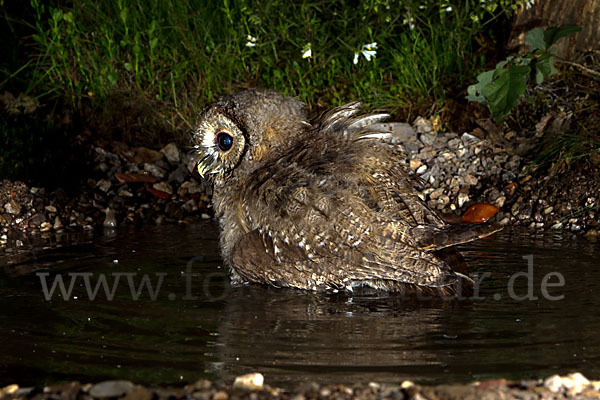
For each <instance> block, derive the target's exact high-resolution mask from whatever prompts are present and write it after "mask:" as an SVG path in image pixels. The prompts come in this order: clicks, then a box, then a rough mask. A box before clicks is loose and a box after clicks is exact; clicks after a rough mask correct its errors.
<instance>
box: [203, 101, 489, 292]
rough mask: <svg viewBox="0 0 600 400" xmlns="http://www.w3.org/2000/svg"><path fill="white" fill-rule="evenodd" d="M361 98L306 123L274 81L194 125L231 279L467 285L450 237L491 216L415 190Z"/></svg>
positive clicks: (454, 288) (474, 232) (474, 233)
mask: <svg viewBox="0 0 600 400" xmlns="http://www.w3.org/2000/svg"><path fill="white" fill-rule="evenodd" d="M359 107H360V104H359V103H350V104H347V105H345V106H342V107H338V108H335V109H333V110H331V111H329V112H327V113H325V114H323V115H321V116H320V117H318V118H316V119H315V120H312V121H309V120H308V118H307V116H306V114H305V111H304V105H303V104H302V103H301V102H299V101H297V100H294V99H291V98H289V97H284V96H283V95H281V94H279V93H276V92H273V91H268V90H251V91H245V92H241V93H238V94H235V95H232V96H229V97H225V98H222V99H221V100H219V101H218V102H217V103H216V104H214V105H212V106H211V107H209V108H208V109H206V110H205V111H204V112H203V113H202V114H201V115H200V118H199V121H198V123H197V125H196V128H195V130H194V140H195V142H196V145H197V146H198V148H199V150H200V152H201V158H200V161H199V164H198V170H199V172H200V173H201V174H202V175H203V174H209V176H211V177H212V179H213V182H214V194H213V207H214V210H215V212H216V215H217V216H218V218H219V221H220V225H221V249H222V254H223V258H224V260H225V262H226V263H227V264H228V265H229V267H230V268H231V276H232V281H233V282H234V283H244V282H258V283H264V284H268V285H273V286H282V287H295V288H301V289H311V290H320V289H332V290H338V289H346V290H350V291H352V290H353V288H354V287H356V286H362V285H366V286H371V287H374V288H378V289H384V290H390V291H400V292H420V293H423V292H425V293H434V294H453V293H456V292H458V291H459V289H460V290H461V291H463V292H468V288H469V287H470V286H471V282H472V281H471V279H470V277H469V276H470V273H469V271H468V268H467V267H466V264H465V263H464V261H463V260H462V258H461V257H460V254H459V253H458V252H457V251H456V250H455V249H454V248H451V247H450V246H453V245H456V244H459V243H464V242H468V241H471V240H474V239H477V238H480V237H483V236H487V235H489V234H491V233H493V232H495V231H497V230H498V227H497V226H492V225H459V226H451V225H448V224H446V223H445V222H443V221H442V220H441V219H440V217H439V216H438V215H437V214H436V213H435V212H434V211H432V210H431V209H429V208H428V207H427V205H426V204H425V203H424V202H423V201H422V200H421V199H420V198H419V196H418V193H417V191H416V190H415V189H414V185H415V183H416V182H415V181H414V179H413V178H412V177H411V176H410V175H409V171H408V169H407V167H406V163H405V158H406V157H405V154H404V153H403V151H402V148H401V146H399V145H396V144H394V143H393V141H392V140H391V135H390V133H389V132H387V131H385V129H384V128H382V127H383V126H384V125H381V124H378V123H379V122H381V121H382V120H383V119H384V118H386V117H387V115H386V114H367V115H364V114H363V115H361V114H360V113H359Z"/></svg>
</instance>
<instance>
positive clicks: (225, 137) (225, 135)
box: [217, 132, 233, 151]
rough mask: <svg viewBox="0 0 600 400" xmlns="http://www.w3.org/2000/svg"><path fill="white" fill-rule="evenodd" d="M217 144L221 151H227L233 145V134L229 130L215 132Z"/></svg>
mask: <svg viewBox="0 0 600 400" xmlns="http://www.w3.org/2000/svg"><path fill="white" fill-rule="evenodd" d="M217 145H218V146H219V149H220V150H221V151H229V150H231V147H232V146H233V136H231V134H230V133H229V132H219V133H217Z"/></svg>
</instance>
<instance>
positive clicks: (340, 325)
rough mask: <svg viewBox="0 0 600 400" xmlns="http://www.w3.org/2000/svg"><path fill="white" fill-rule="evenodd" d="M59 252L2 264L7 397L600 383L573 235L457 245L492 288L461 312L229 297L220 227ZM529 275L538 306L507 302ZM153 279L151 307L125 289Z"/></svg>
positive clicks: (366, 298)
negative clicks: (218, 385)
mask: <svg viewBox="0 0 600 400" xmlns="http://www.w3.org/2000/svg"><path fill="white" fill-rule="evenodd" d="M53 240H54V241H58V242H59V243H62V247H58V248H56V247H53V248H47V249H43V248H40V243H24V244H23V246H21V248H20V249H16V248H15V249H11V253H5V254H4V255H0V265H1V266H2V268H1V269H0V301H1V304H0V305H1V307H0V386H3V385H6V384H9V383H15V382H17V383H19V384H21V385H41V384H47V383H53V382H60V381H65V380H73V379H77V380H81V381H99V380H103V379H111V378H119V379H130V380H133V381H136V382H139V383H144V384H151V385H159V384H182V383H184V382H191V381H195V380H197V379H199V378H209V379H216V380H225V381H231V380H232V379H233V377H234V376H236V375H239V374H242V373H246V372H251V371H260V372H262V373H263V374H264V375H265V378H266V381H267V383H269V384H272V385H285V386H295V385H297V384H299V383H301V382H304V381H318V382H336V383H348V384H353V383H357V382H369V381H380V382H396V383H398V382H400V381H402V380H404V379H410V380H415V381H418V382H422V383H444V382H466V381H472V380H479V379H486V378H493V377H505V378H514V379H520V378H531V377H545V376H548V375H550V374H554V373H566V372H570V371H575V370H577V371H581V372H582V373H584V374H585V375H587V376H590V377H596V378H598V377H600V344H599V341H598V340H597V335H598V332H600V287H599V282H600V268H599V267H600V261H599V260H600V251H599V250H598V246H597V244H594V243H591V242H587V241H585V240H584V239H582V238H575V239H574V238H573V237H572V236H571V235H569V234H564V235H563V234H557V233H546V234H539V233H532V232H530V231H526V230H505V231H504V232H501V233H499V234H497V235H495V236H494V237H492V238H488V239H485V240H480V241H478V242H475V243H472V244H469V245H465V246H463V247H462V250H463V253H464V255H465V256H466V257H467V259H468V261H469V262H470V264H471V266H472V267H473V269H474V271H475V272H477V273H478V274H479V275H480V276H482V274H484V273H488V275H489V276H486V278H485V279H483V280H482V283H481V285H480V293H479V294H480V298H479V299H477V300H467V301H431V300H422V299H421V300H420V299H413V300H408V299H405V298H398V297H395V296H388V295H384V294H374V293H367V294H363V295H361V296H357V295H355V296H348V295H345V294H316V293H308V292H303V291H297V290H289V289H269V288H264V287H237V288H231V287H230V286H229V284H228V282H227V280H226V279H224V278H223V274H224V272H225V271H224V269H223V267H222V266H221V260H220V258H219V250H218V241H217V228H216V226H215V225H214V224H213V223H210V222H207V223H205V224H198V225H194V226H168V227H144V228H138V229H133V228H132V229H123V230H118V231H116V232H112V233H108V234H105V235H98V236H97V237H92V236H89V235H88V236H87V237H78V238H75V239H73V238H62V239H59V240H57V239H53ZM41 242H43V241H41ZM54 245H56V243H54V244H53V246H54ZM28 246H31V248H28ZM23 249H25V250H26V251H23ZM530 255H532V256H533V264H532V265H533V266H532V267H531V269H530V267H529V266H528V259H527V258H523V257H524V256H530ZM188 265H189V266H190V267H189V270H188ZM186 271H190V272H192V273H194V274H197V275H194V276H189V277H188V278H186V276H185V275H184V274H185V273H186ZM519 272H520V273H521V276H518V277H517V278H516V279H514V285H513V293H512V294H513V296H512V297H520V298H523V297H526V296H527V295H529V297H530V298H529V299H518V298H511V295H510V294H511V292H510V291H509V288H508V282H509V280H510V278H511V276H513V275H514V274H515V273H519ZM529 272H532V278H531V279H529V277H528V276H526V275H527V274H528V273H529ZM74 273H75V274H77V273H78V274H79V275H74ZM115 273H116V274H117V275H118V274H120V277H119V281H118V282H119V283H118V285H117V286H116V292H115V295H114V298H113V299H112V300H109V299H107V295H106V294H105V293H104V291H103V289H102V288H100V291H99V292H98V293H97V295H96V297H95V298H94V299H93V300H90V298H89V294H88V293H87V291H86V288H85V281H84V276H87V277H88V279H89V281H90V285H91V287H92V289H93V288H94V287H95V284H96V282H97V279H98V278H99V277H100V276H105V277H106V278H107V283H108V286H109V288H111V289H112V285H113V283H114V280H115V279H116V275H114V274H115ZM549 273H560V274H561V276H562V278H563V279H564V285H563V286H558V285H559V284H560V283H561V282H560V278H559V276H558V275H556V274H555V275H552V276H550V277H549V278H547V282H546V283H549V284H550V285H554V286H548V287H547V288H546V289H547V292H546V293H545V294H546V295H547V296H546V295H544V292H542V281H543V279H544V276H546V275H547V274H549ZM44 274H45V275H44ZM69 274H70V275H69ZM86 274H87V275H86ZM127 274H129V275H127ZM157 274H162V276H163V278H162V279H163V281H162V285H161V286H160V288H159V290H157V291H155V293H154V296H155V297H156V298H155V300H152V295H151V294H150V293H148V290H147V286H146V287H144V289H143V290H142V291H141V293H140V294H139V297H138V298H137V299H134V298H133V297H136V296H135V295H136V292H135V290H134V296H132V293H131V290H130V287H129V282H128V279H131V282H132V283H133V284H134V288H135V289H137V288H138V287H139V285H140V282H141V281H142V279H143V277H144V276H147V279H149V282H151V283H152V285H153V287H154V289H156V285H157V283H158V281H159V276H160V275H157ZM57 276H61V277H62V278H63V279H64V281H65V284H66V285H67V286H68V283H69V282H70V279H71V278H73V277H75V278H74V279H75V283H74V286H73V292H72V293H71V296H70V299H69V300H68V301H65V300H64V299H63V296H61V295H60V292H59V289H56V290H55V292H54V293H53V296H52V299H51V300H46V299H45V296H44V293H43V290H42V284H41V281H42V278H44V279H46V282H47V285H48V288H50V287H51V284H52V282H53V281H54V279H56V277H57ZM528 283H531V284H530V285H529V284H528ZM190 296H192V297H194V298H190ZM559 297H562V299H560V300H557V299H556V298H559Z"/></svg>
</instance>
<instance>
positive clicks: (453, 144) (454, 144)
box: [448, 138, 463, 150]
mask: <svg viewBox="0 0 600 400" xmlns="http://www.w3.org/2000/svg"><path fill="white" fill-rule="evenodd" d="M448 147H449V148H450V149H452V150H456V149H458V148H460V147H463V144H462V142H461V140H460V139H459V138H454V139H451V140H449V141H448Z"/></svg>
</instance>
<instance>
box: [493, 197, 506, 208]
mask: <svg viewBox="0 0 600 400" xmlns="http://www.w3.org/2000/svg"><path fill="white" fill-rule="evenodd" d="M505 202H506V196H498V198H497V199H496V200H495V201H494V204H496V207H498V208H502V207H503V206H504V203H505Z"/></svg>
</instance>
